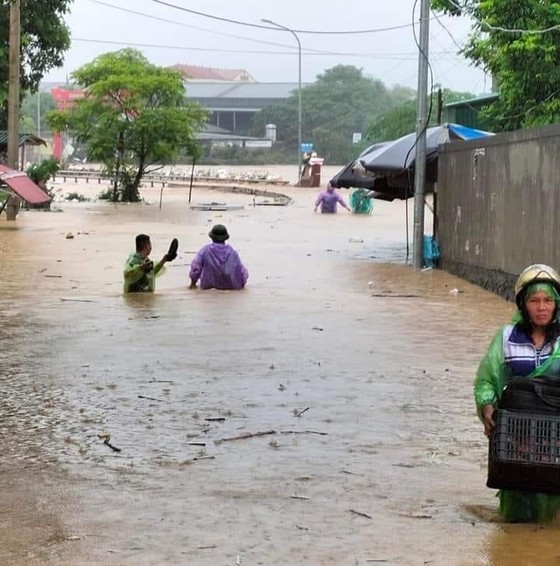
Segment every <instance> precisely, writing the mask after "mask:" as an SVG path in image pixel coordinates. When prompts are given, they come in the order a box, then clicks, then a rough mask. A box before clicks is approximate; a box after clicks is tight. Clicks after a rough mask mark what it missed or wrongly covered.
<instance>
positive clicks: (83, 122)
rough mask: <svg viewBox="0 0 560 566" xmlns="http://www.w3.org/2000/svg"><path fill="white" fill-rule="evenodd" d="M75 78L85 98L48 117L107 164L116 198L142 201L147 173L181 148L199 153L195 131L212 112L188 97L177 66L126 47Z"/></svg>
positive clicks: (91, 155) (169, 160)
mask: <svg viewBox="0 0 560 566" xmlns="http://www.w3.org/2000/svg"><path fill="white" fill-rule="evenodd" d="M72 77H73V78H74V80H75V81H76V83H77V84H78V85H79V86H80V87H82V88H84V89H85V91H86V93H87V94H86V96H85V98H83V99H81V100H78V101H77V103H76V106H75V108H74V109H72V110H69V111H56V112H52V113H51V114H49V116H48V119H49V122H50V124H51V126H52V127H53V128H54V129H58V130H63V129H64V128H69V129H70V130H72V131H74V132H75V134H76V136H77V138H78V140H79V141H82V142H84V144H85V145H86V147H87V151H88V157H89V158H90V159H92V160H97V161H101V162H102V163H103V164H104V165H105V169H106V171H107V172H108V173H109V174H110V175H111V176H113V177H114V178H115V188H114V194H113V200H124V201H136V200H138V199H139V192H138V187H139V185H140V182H141V180H142V177H143V175H145V174H146V173H149V172H150V171H154V170H156V169H158V168H161V167H162V166H163V165H164V164H166V163H172V162H173V160H174V159H175V157H176V156H177V154H178V152H179V151H180V150H186V151H187V152H188V153H190V154H191V155H193V154H196V153H198V146H197V144H196V140H195V135H196V133H197V132H198V130H200V129H201V128H202V126H203V124H204V121H205V119H206V112H205V111H204V110H203V109H202V108H201V107H200V106H199V105H198V104H193V103H188V102H187V101H186V99H185V88H184V85H183V79H182V77H181V75H180V74H179V73H177V72H176V71H173V70H170V69H167V68H162V67H157V66H155V65H153V64H151V63H150V62H149V61H148V60H147V59H146V58H145V57H144V56H143V55H142V54H141V53H140V52H139V51H136V50H134V49H123V50H121V51H116V52H113V53H105V54H104V55H100V56H99V57H97V58H96V59H95V60H94V61H92V62H91V63H87V64H86V65H84V66H82V67H80V68H79V69H78V70H76V71H74V73H73V74H72Z"/></svg>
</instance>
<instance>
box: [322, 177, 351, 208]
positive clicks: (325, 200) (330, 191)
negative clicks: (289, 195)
mask: <svg viewBox="0 0 560 566" xmlns="http://www.w3.org/2000/svg"><path fill="white" fill-rule="evenodd" d="M337 204H340V206H342V207H343V208H345V209H346V210H348V211H349V212H351V210H350V207H349V206H348V205H347V204H346V203H345V202H344V199H343V198H342V197H341V196H340V195H339V194H338V193H337V192H336V191H335V190H334V187H333V185H331V183H330V181H329V182H328V183H327V188H326V189H325V190H324V191H322V192H320V193H319V196H318V197H317V200H316V201H315V208H314V211H315V212H317V209H318V208H319V207H321V212H322V213H323V214H334V213H335V212H336V206H337Z"/></svg>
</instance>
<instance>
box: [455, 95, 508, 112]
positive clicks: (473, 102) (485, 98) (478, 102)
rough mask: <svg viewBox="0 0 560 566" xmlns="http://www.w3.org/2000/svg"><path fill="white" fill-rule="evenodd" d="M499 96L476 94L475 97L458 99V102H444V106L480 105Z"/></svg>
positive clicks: (488, 102)
mask: <svg viewBox="0 0 560 566" xmlns="http://www.w3.org/2000/svg"><path fill="white" fill-rule="evenodd" d="M498 98H500V95H499V94H496V93H492V94H485V95H483V96H477V97H476V98H469V99H467V100H459V101H458V102H450V103H449V104H444V108H457V107H459V106H474V105H477V106H482V105H485V104H490V103H491V102H494V101H496V100H498Z"/></svg>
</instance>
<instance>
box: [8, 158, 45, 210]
mask: <svg viewBox="0 0 560 566" xmlns="http://www.w3.org/2000/svg"><path fill="white" fill-rule="evenodd" d="M0 181H1V182H3V183H5V184H6V185H8V187H10V189H12V191H13V192H14V193H16V194H17V195H18V196H19V197H21V198H22V199H23V200H24V201H26V202H28V203H29V204H41V203H43V202H49V201H50V200H51V197H50V196H49V195H48V194H47V193H46V192H45V191H44V190H43V189H41V188H40V187H38V186H37V185H36V184H35V183H34V182H33V181H32V180H31V179H30V178H29V177H28V176H27V175H26V174H25V173H24V172H23V171H16V170H15V169H10V168H9V167H6V166H5V165H0Z"/></svg>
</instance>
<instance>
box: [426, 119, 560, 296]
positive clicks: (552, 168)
mask: <svg viewBox="0 0 560 566" xmlns="http://www.w3.org/2000/svg"><path fill="white" fill-rule="evenodd" d="M437 214H438V234H437V240H438V243H439V245H440V248H441V267H442V268H443V269H446V270H448V271H450V272H451V273H454V274H456V275H459V276H461V277H463V278H465V279H468V280H470V281H472V282H474V283H477V284H479V285H482V286H483V287H486V288H488V289H490V290H492V291H495V292H497V293H499V294H501V295H503V296H506V297H508V298H511V296H512V287H513V282H514V281H515V278H516V276H517V274H519V272H520V271H521V270H522V269H523V268H524V267H526V266H527V265H530V264H531V263H546V264H549V265H551V266H553V267H555V268H556V269H559V268H560V125H554V126H547V127H544V128H536V129H531V130H520V131H517V132H510V133H507V134H500V135H497V136H493V137H491V138H485V139H483V140H477V141H472V142H458V143H452V144H446V145H445V146H443V148H442V151H441V153H440V157H439V172H438V188H437Z"/></svg>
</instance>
